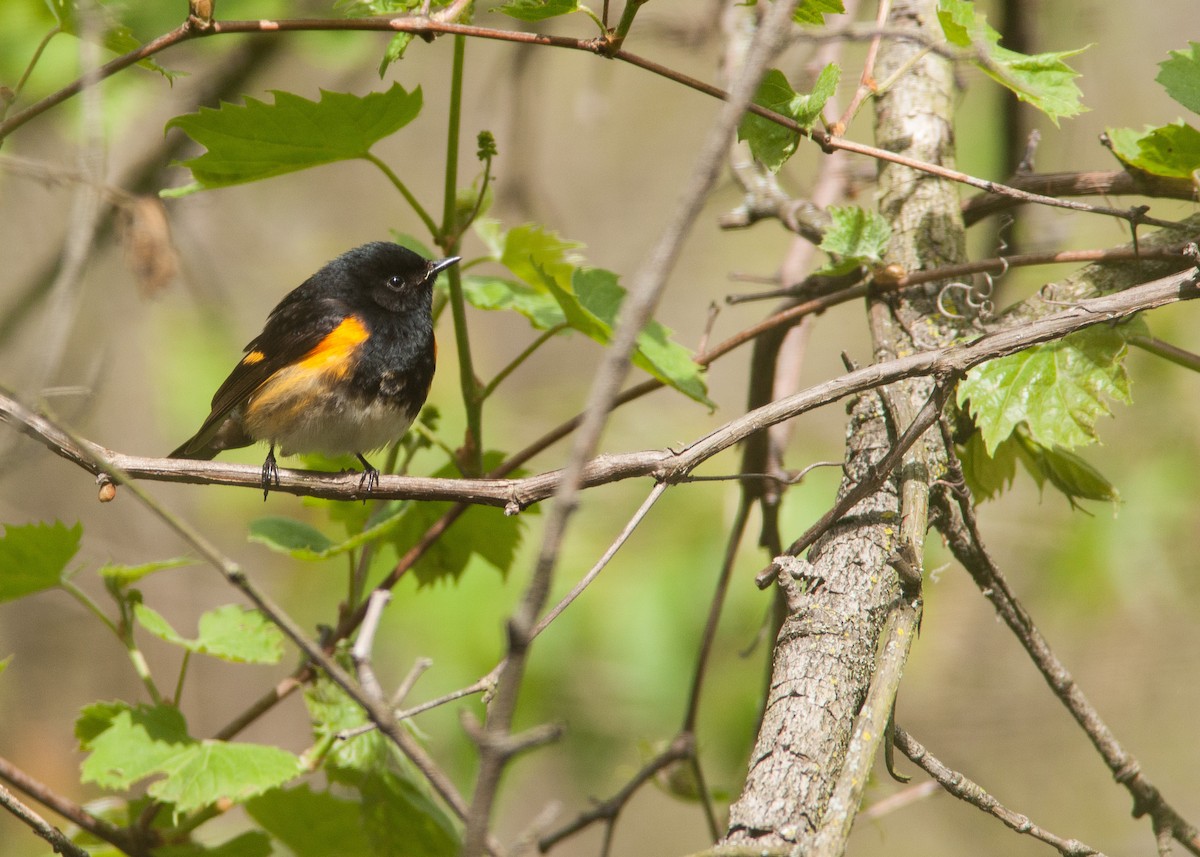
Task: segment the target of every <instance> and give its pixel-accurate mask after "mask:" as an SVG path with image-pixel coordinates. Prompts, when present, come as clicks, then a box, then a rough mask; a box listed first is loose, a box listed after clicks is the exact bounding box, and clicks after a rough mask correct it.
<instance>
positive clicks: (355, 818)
mask: <svg viewBox="0 0 1200 857" xmlns="http://www.w3.org/2000/svg"><path fill="white" fill-rule="evenodd" d="M246 812H248V813H249V814H250V817H251V818H253V819H254V820H255V821H257V822H258V823H259V824H260V825H262V827H263V829H264V830H266V831H267V832H268V833H270V834H271V836H273V837H274V838H275V839H277V840H278V841H279V842H281V843H283V844H284V845H285V846H287V849H288V850H289V851H290V852H291V853H292V854H294V855H295V857H373V855H372V852H371V845H370V842H369V841H368V840H367V836H366V834H365V833H364V831H363V826H362V812H361V809H360V806H359V804H358V802H357V801H350V800H345V799H344V798H340V797H336V796H335V795H332V794H330V793H329V792H314V791H313V790H312V789H311V788H309V787H308V786H307V785H302V786H297V787H296V788H293V789H286V790H285V789H272V790H271V791H269V792H267V793H266V794H263V795H260V796H258V797H256V798H252V799H251V800H249V801H248V802H247V803H246Z"/></svg>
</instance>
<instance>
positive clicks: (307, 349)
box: [171, 241, 459, 499]
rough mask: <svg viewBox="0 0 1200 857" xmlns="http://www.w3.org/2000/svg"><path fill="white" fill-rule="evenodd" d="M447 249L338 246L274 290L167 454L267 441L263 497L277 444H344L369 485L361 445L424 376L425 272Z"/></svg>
mask: <svg viewBox="0 0 1200 857" xmlns="http://www.w3.org/2000/svg"><path fill="white" fill-rule="evenodd" d="M458 260H459V257H457V256H452V257H450V258H448V259H441V260H438V261H430V260H429V259H426V258H424V257H423V256H420V255H418V254H416V253H414V252H413V251H411V250H409V249H407V248H405V247H401V246H400V245H399V244H391V243H387V242H382V241H379V242H375V243H372V244H364V245H363V246H362V247H358V248H355V249H354V250H351V251H349V252H347V253H343V254H342V255H341V256H338V257H337V258H336V259H334V260H333V261H332V262H330V263H329V264H328V265H326V266H325V267H324V268H322V269H321V270H319V271H317V273H315V274H313V275H312V276H311V277H309V278H308V279H307V280H305V281H304V283H303V284H302V285H301V286H300V287H299V288H297V289H295V290H293V291H292V292H290V293H289V294H288V295H287V297H285V298H284V299H283V300H281V301H280V302H279V305H278V306H277V307H275V309H273V310H271V314H270V315H269V316H268V317H267V323H266V326H265V327H264V328H263V331H262V333H260V334H259V335H258V336H256V337H255V338H254V339H253V340H252V341H251V342H250V344H249V345H247V346H246V349H245V351H246V356H245V357H243V358H242V359H241V362H239V363H238V364H237V366H235V367H234V369H233V371H232V372H230V373H229V377H228V378H226V379H225V383H223V384H222V385H221V386H220V388H218V389H217V392H216V394H215V395H214V396H213V400H212V413H210V414H209V415H208V419H206V420H205V421H204V425H202V426H200V430H199V431H198V432H196V434H195V436H193V437H192V438H191V439H190V440H188V441H187V442H186V443H184V444H183V445H182V446H180V447H179V449H177V450H175V451H174V452H172V453H171V458H199V459H209V458H212V457H213V456H215V455H216V454H217V453H218V452H221V451H222V450H225V449H237V448H239V447H243V446H250V445H251V444H253V443H256V442H258V441H266V442H267V443H268V444H269V445H270V449H269V450H268V452H267V459H266V461H264V462H263V468H262V486H263V497H264V499H265V498H266V496H267V492H268V491H269V490H270V487H271V483H272V482H274V483H275V484H276V485H278V484H279V471H278V468H277V467H276V464H275V447H276V446H278V447H279V448H280V450H281V453H282V454H283V455H291V454H292V453H297V452H320V453H324V454H326V455H345V454H349V453H353V454H354V455H356V456H357V457H358V460H359V461H361V462H362V465H363V476H362V481H361V482H360V487H365V489H366V491H367V492H368V493H369V492H370V491H371V490H373V489H374V488H375V486H376V485H377V484H378V483H379V471H378V470H376V469H375V468H374V467H372V466H371V464H370V462H368V461H367V459H366V458H365V457H364V455H363V453H365V452H370V451H371V450H374V449H379V448H380V447H383V446H386V445H387V444H389V443H391V442H392V441H394V440H396V439H397V438H399V437H400V436H401V435H403V434H404V432H405V431H407V430H408V427H409V426H410V425H411V424H412V421H413V419H415V418H416V416H417V413H418V412H419V411H420V410H421V406H422V405H424V404H425V398H426V396H428V395H429V385H430V383H431V382H432V381H433V370H434V364H435V361H436V358H437V344H436V343H435V341H434V337H433V313H432V303H433V283H434V281H435V280H436V279H437V275H438V273H439V272H441V271H443V270H445V269H446V268H448V267H450V266H451V265H453V264H454V263H456V262H457V261H458Z"/></svg>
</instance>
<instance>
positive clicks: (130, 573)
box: [99, 556, 196, 586]
mask: <svg viewBox="0 0 1200 857" xmlns="http://www.w3.org/2000/svg"><path fill="white" fill-rule="evenodd" d="M195 562H196V561H195V560H194V559H190V558H189V557H185V556H178V557H173V558H171V559H161V560H157V561H155V562H146V563H142V564H141V565H112V564H109V565H105V566H102V567H101V568H100V571H99V575H100V577H102V578H104V579H105V580H111V581H112V582H114V583H116V584H118V585H119V586H129V585H130V584H133V583H137V582H138V581H139V580H141V579H142V578H143V577H145V576H147V575H149V574H153V573H154V572H156V571H164V570H166V569H168V568H182V567H183V566H185V565H193V564H195Z"/></svg>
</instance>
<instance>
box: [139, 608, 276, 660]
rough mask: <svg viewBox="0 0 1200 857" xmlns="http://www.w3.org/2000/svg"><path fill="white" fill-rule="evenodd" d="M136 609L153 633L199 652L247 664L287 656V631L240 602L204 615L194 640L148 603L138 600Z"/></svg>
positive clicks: (174, 643) (144, 623)
mask: <svg viewBox="0 0 1200 857" xmlns="http://www.w3.org/2000/svg"><path fill="white" fill-rule="evenodd" d="M133 610H134V616H135V618H136V619H137V621H138V624H140V625H141V626H142V627H143V628H145V629H146V630H147V631H149V632H150V633H151V634H153V635H154V636H156V637H158V638H159V639H160V640H164V641H166V642H168V643H171V644H173V645H176V646H182V647H183V648H185V649H187V650H188V651H190V652H195V653H196V654H201V655H211V656H212V657H214V658H220V659H221V660H224V661H230V662H233V663H246V664H276V663H279V659H280V658H282V657H283V634H282V633H281V632H280V630H279V629H278V628H277V627H275V626H274V625H272V624H271V623H270V622H269V621H268V620H267V618H266V617H265V616H263V615H262V613H259V612H258V611H257V610H249V609H245V608H242V607H239V606H237V605H236V604H226V605H224V606H223V607H218V608H216V609H215V610H209V611H208V612H206V613H204V614H203V615H202V616H201V617H200V623H199V628H198V633H197V636H196V639H194V640H188V639H185V638H184V637H182V636H180V635H179V634H178V633H177V632H176V631H175V629H174V628H172V627H171V626H170V624H169V623H168V622H167V620H166V619H165V618H164V617H163V616H162V615H161V614H159V613H158V612H157V611H155V610H153V609H151V608H150V607H147V606H146V605H145V604H135V605H134V607H133Z"/></svg>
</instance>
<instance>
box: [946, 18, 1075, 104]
mask: <svg viewBox="0 0 1200 857" xmlns="http://www.w3.org/2000/svg"><path fill="white" fill-rule="evenodd" d="M937 14H938V21H939V22H940V23H941V25H942V32H943V33H945V34H946V39H947V41H949V42H950V43H951V44H953V45H957V46H958V47H962V48H967V47H970V48H974V49H975V51H976V54H975V55H974V56H972V57H971V59H972V61H973V62H974V63H975V64H976V65H977V66H978V67H979V69H980V70H981V71H983V73H984V74H986V75H988V76H989V77H991V78H992V79H993V80H995V81H996V82H997V83H999V84H1001V85H1002V86H1005V87H1007V88H1008V89H1010V90H1012V92H1013V93H1014V94H1015V95H1016V96H1017V98H1019V99H1020V100H1021V101H1024V102H1027V103H1029V104H1032V105H1033V106H1034V107H1036V108H1038V109H1039V110H1041V111H1042V112H1043V113H1045V114H1046V115H1047V116H1049V117H1050V120H1051V121H1052V122H1054V124H1055V125H1057V124H1058V120H1059V119H1061V118H1064V117H1069V116H1075V115H1078V114H1079V113H1082V112H1084V111H1085V110H1086V109H1087V108H1085V107H1084V106H1083V104H1082V102H1081V98H1082V96H1083V94H1082V93H1081V92H1080V91H1079V87H1078V86H1076V84H1075V78H1077V77H1079V72H1077V71H1075V70H1074V69H1073V68H1071V67H1070V66H1069V65H1067V64H1066V63H1065V62H1063V60H1065V59H1067V58H1068V57H1073V56H1075V55H1076V54H1079V53H1082V52H1083V51H1085V50H1087V47H1089V46H1085V47H1082V48H1078V49H1076V50H1072V51H1058V52H1054V53H1042V54H1033V55H1028V54H1022V53H1017V52H1016V51H1010V50H1008V49H1007V48H1002V47H1000V34H999V33H998V32H996V31H995V30H994V29H992V27H991V26H990V25H989V24H988V22H987V18H986V17H985V16H984V15H983V14H982V13H980V12H978V11H977V10H976V8H975V4H974V3H971V2H969V0H938V13H937Z"/></svg>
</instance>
